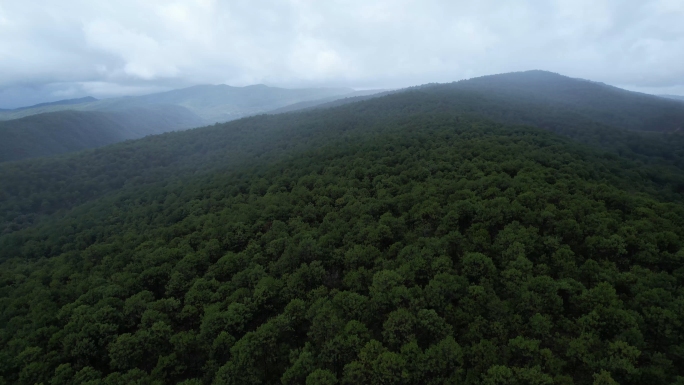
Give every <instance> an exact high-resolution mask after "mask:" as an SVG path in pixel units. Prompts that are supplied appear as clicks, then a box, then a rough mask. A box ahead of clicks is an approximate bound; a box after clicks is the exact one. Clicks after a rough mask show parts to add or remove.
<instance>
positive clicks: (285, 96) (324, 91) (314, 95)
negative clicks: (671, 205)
mask: <svg viewBox="0 0 684 385" xmlns="http://www.w3.org/2000/svg"><path fill="white" fill-rule="evenodd" d="M354 92H355V91H354V90H353V89H351V88H304V89H286V88H277V87H269V86H265V85H262V84H259V85H252V86H247V87H231V86H227V85H224V84H221V85H200V86H194V87H189V88H183V89H178V90H173V91H167V92H160V93H155V94H150V95H143V96H130V97H121V98H112V99H102V100H96V101H90V102H84V103H79V104H71V105H67V104H47V103H45V104H43V105H38V106H33V107H29V108H25V109H21V110H10V111H2V112H0V120H8V119H17V118H21V117H24V116H29V115H35V114H38V113H44V112H54V111H61V110H66V109H72V110H81V111H118V110H123V109H129V108H139V107H147V106H155V105H177V106H181V107H185V108H187V109H188V110H190V111H191V112H193V113H194V114H196V115H197V116H199V117H200V118H202V119H203V120H204V122H205V123H207V124H213V123H216V122H226V121H230V120H235V119H239V118H242V117H245V116H249V115H255V114H260V113H265V112H268V111H271V110H274V109H277V108H281V107H285V106H288V105H293V104H296V103H300V102H307V101H313V100H320V99H325V98H334V97H342V96H343V95H350V94H353V93H354Z"/></svg>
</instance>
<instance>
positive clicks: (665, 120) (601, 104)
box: [415, 71, 684, 132]
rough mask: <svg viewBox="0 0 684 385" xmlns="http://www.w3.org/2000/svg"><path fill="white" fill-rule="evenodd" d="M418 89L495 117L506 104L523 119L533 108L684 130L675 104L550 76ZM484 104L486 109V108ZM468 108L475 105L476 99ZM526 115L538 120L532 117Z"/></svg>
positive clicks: (683, 108) (633, 126)
mask: <svg viewBox="0 0 684 385" xmlns="http://www.w3.org/2000/svg"><path fill="white" fill-rule="evenodd" d="M415 89H416V90H420V89H425V90H427V89H433V91H432V92H434V91H437V92H450V93H453V92H457V93H464V92H467V93H468V94H469V97H470V98H471V99H472V98H477V99H479V101H478V102H477V105H478V108H480V109H481V108H482V107H483V106H485V105H487V104H489V105H490V106H491V107H492V108H491V109H490V108H487V109H486V113H487V114H489V113H493V114H494V115H500V114H504V113H505V112H504V110H502V109H501V107H502V105H501V104H499V103H501V102H504V101H505V106H506V108H515V109H516V110H517V111H521V113H522V115H524V114H525V111H524V110H525V109H529V108H531V106H535V107H534V108H535V109H539V108H542V107H543V108H551V109H553V110H556V111H558V112H563V113H569V114H573V115H580V116H581V117H584V118H587V119H591V120H593V121H594V122H598V123H603V124H606V125H610V126H613V127H618V128H625V129H629V130H637V131H659V132H670V131H676V130H679V129H682V127H684V105H682V104H681V103H678V102H676V101H674V100H667V99H663V98H661V97H658V96H653V95H647V94H642V93H638V92H631V91H626V90H623V89H620V88H617V87H612V86H609V85H606V84H603V83H597V82H593V81H589V80H583V79H575V78H570V77H567V76H562V75H559V74H555V73H552V72H546V71H526V72H514V73H507V74H500V75H490V76H483V77H479V78H473V79H469V80H462V81H458V82H454V83H450V84H439V85H428V86H422V87H416V88H415ZM485 100H486V101H487V103H483V102H485ZM469 103H471V104H473V103H475V101H474V99H473V100H470V101H469ZM495 105H496V106H495ZM527 114H528V115H530V116H531V115H535V117H536V118H538V117H539V116H538V114H536V113H534V112H532V111H529V112H528V113H527ZM520 123H527V124H532V123H533V124H539V123H540V122H538V121H537V122H533V121H521V122H520ZM556 123H558V122H556Z"/></svg>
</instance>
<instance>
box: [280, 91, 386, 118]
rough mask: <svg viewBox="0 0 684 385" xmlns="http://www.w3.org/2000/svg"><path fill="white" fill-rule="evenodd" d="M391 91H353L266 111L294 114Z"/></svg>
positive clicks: (382, 94) (356, 100)
mask: <svg viewBox="0 0 684 385" xmlns="http://www.w3.org/2000/svg"><path fill="white" fill-rule="evenodd" d="M390 92H392V91H385V90H365V91H354V92H351V93H348V94H343V95H336V96H330V97H327V98H321V99H315V100H309V101H305V102H299V103H294V104H290V105H287V106H285V107H281V108H277V109H275V110H271V111H268V113H269V114H282V113H286V112H295V111H302V110H309V109H313V108H329V107H333V106H337V105H342V104H347V103H353V102H358V101H362V100H367V99H371V98H375V97H379V96H384V95H387V94H389V93H390Z"/></svg>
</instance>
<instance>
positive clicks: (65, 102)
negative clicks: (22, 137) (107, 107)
mask: <svg viewBox="0 0 684 385" xmlns="http://www.w3.org/2000/svg"><path fill="white" fill-rule="evenodd" d="M96 101H97V99H95V98H94V97H92V96H86V97H83V98H77V99H64V100H58V101H56V102H48V103H39V104H34V105H32V106H27V107H20V108H15V109H14V110H12V111H21V110H27V109H38V108H42V107H48V106H70V105H74V104H84V103H91V102H96Z"/></svg>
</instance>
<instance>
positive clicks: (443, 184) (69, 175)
mask: <svg viewBox="0 0 684 385" xmlns="http://www.w3.org/2000/svg"><path fill="white" fill-rule="evenodd" d="M478 95H479V94H478V93H477V92H474V91H468V90H462V89H459V88H457V87H454V86H453V85H446V86H445V85H432V86H425V87H420V88H415V89H411V90H407V91H405V92H399V93H393V94H391V95H386V96H383V97H378V98H372V99H369V100H365V101H360V102H355V103H347V104H343V103H344V102H340V104H342V105H338V106H336V107H329V108H319V109H316V110H311V111H306V112H299V113H287V114H280V115H261V116H255V117H250V118H245V119H241V120H237V121H233V122H230V123H226V124H220V125H214V126H210V127H204V128H198V129H194V130H188V131H182V132H170V133H165V134H163V135H157V136H150V137H147V138H143V139H140V140H136V141H128V142H123V143H118V144H115V145H112V146H107V147H103V148H99V149H94V150H88V151H84V152H80V153H77V154H71V155H65V156H61V157H55V158H45V159H34V160H27V161H20V162H11V163H6V164H2V165H0V182H1V183H0V213H1V214H2V215H3V217H2V231H1V234H0V309H2V311H1V312H0V376H1V380H0V384H1V383H2V381H4V382H5V383H11V384H14V383H17V384H35V383H43V384H55V385H61V384H69V385H77V384H131V383H137V384H175V383H184V384H185V385H190V384H192V385H196V384H197V385H199V384H277V383H281V384H308V385H314V384H316V385H318V384H444V383H447V384H449V383H452V384H459V383H463V384H578V385H583V384H587V385H589V384H615V383H619V384H657V385H658V384H663V385H665V384H682V383H684V370H683V369H682V368H684V354H683V353H682V352H684V326H683V324H682V321H681V320H682V319H684V305H683V304H684V290H683V289H682V288H683V287H684V238H683V237H684V230H683V229H684V199H683V197H682V192H684V169H683V164H684V163H683V162H682V151H683V150H682V148H683V147H681V146H678V144H681V141H682V137H681V136H680V135H679V134H677V133H667V134H663V133H658V132H632V131H627V130H623V129H620V128H618V127H611V126H609V125H606V124H605V123H603V122H600V121H595V120H592V118H591V117H590V116H587V115H582V114H580V113H578V112H577V111H576V110H573V109H565V108H554V107H550V106H549V105H548V104H544V103H542V102H534V101H533V100H530V99H525V98H524V97H519V98H516V97H515V95H512V96H510V97H506V98H501V97H499V98H493V97H491V95H490V96H487V95H484V96H482V95H480V96H478ZM485 116H488V117H489V118H491V119H485V118H483V117H485ZM502 123H512V124H502ZM519 123H528V124H532V125H536V126H537V127H530V126H520V125H517V124H519ZM559 134H562V135H559Z"/></svg>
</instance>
